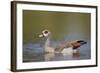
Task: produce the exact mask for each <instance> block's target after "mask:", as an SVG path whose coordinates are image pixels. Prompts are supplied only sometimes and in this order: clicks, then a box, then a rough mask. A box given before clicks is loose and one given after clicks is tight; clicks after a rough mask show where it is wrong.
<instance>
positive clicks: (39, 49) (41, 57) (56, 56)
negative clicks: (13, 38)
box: [23, 41, 91, 62]
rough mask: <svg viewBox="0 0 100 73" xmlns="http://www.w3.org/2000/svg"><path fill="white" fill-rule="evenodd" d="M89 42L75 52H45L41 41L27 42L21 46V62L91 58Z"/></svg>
mask: <svg viewBox="0 0 100 73" xmlns="http://www.w3.org/2000/svg"><path fill="white" fill-rule="evenodd" d="M90 54H91V48H90V42H89V41H88V42H87V44H85V45H83V46H81V47H80V48H79V52H77V53H74V54H72V53H69V54H62V53H45V52H44V48H43V45H41V43H37V44H33V43H27V44H24V46H23V62H45V61H64V60H66V61H67V60H84V59H90V58H91V55H90Z"/></svg>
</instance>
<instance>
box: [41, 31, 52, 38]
mask: <svg viewBox="0 0 100 73" xmlns="http://www.w3.org/2000/svg"><path fill="white" fill-rule="evenodd" d="M50 34H51V32H50V31H49V30H43V31H42V33H41V34H40V35H39V37H49V36H50Z"/></svg>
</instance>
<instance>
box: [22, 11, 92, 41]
mask: <svg viewBox="0 0 100 73" xmlns="http://www.w3.org/2000/svg"><path fill="white" fill-rule="evenodd" d="M90 18H91V15H90V13H76V12H55V11H39V10H38V11H37V10H23V42H24V43H27V42H38V41H40V38H39V37H38V35H39V34H41V32H42V30H44V29H48V30H49V31H51V33H52V39H53V40H64V39H67V40H75V39H85V40H87V39H88V40H90V30H91V29H90V27H91V26H90V24H91V23H90V22H91V20H90Z"/></svg>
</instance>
